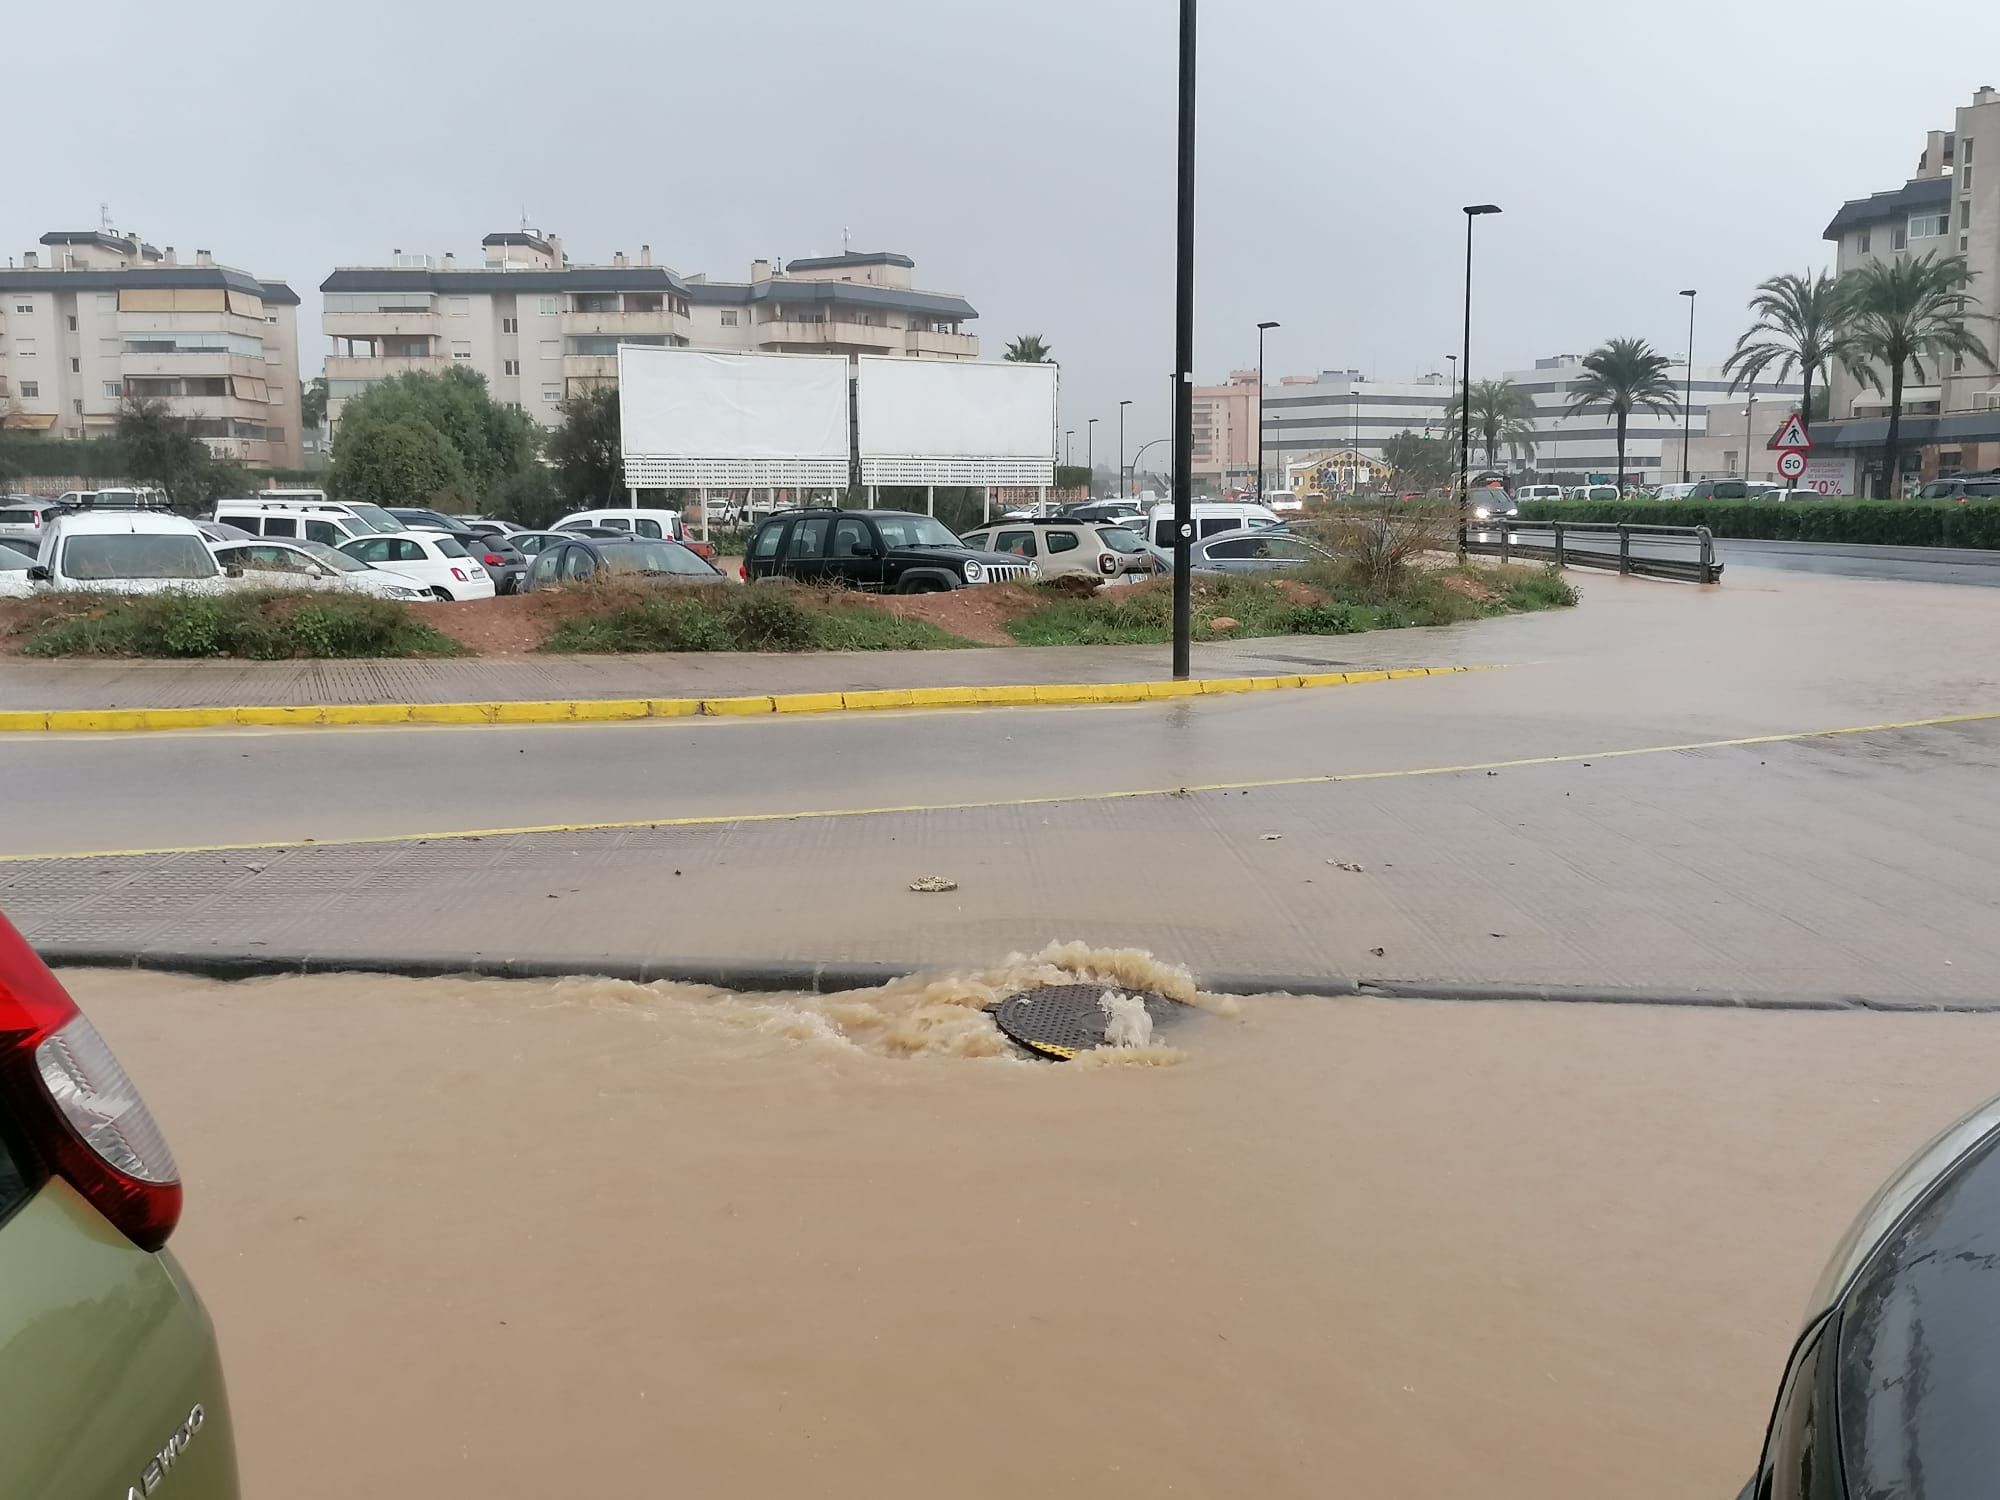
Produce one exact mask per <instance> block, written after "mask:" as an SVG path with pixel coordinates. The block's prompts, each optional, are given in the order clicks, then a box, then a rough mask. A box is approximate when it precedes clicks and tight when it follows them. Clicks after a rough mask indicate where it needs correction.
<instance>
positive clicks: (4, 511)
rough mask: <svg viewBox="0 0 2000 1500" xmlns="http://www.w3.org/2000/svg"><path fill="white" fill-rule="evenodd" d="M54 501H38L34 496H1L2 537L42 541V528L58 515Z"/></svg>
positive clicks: (0, 531) (0, 530)
mask: <svg viewBox="0 0 2000 1500" xmlns="http://www.w3.org/2000/svg"><path fill="white" fill-rule="evenodd" d="M58 509H59V507H58V505H57V502H55V501H54V500H37V499H35V498H34V497H33V496H32V495H0V537H6V536H18V537H26V538H29V539H30V540H37V541H38V540H40V538H41V535H42V527H43V526H44V525H46V524H47V522H48V519H49V518H50V517H51V516H54V515H56V514H57V513H58Z"/></svg>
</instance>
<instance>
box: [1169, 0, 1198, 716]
mask: <svg viewBox="0 0 2000 1500" xmlns="http://www.w3.org/2000/svg"><path fill="white" fill-rule="evenodd" d="M1199 35H1200V31H1199V28H1198V27H1197V26H1196V24H1195V0H1181V44H1180V120H1179V131H1178V150H1177V162H1176V165H1177V167H1178V177H1179V185H1178V191H1177V193H1176V198H1175V204H1174V410H1173V435H1174V677H1175V678H1176V679H1182V678H1185V677H1186V676H1187V675H1188V658H1189V640H1190V637H1191V633H1192V624H1193V619H1194V587H1193V584H1194V580H1193V579H1192V577H1191V576H1190V573H1189V566H1188V565H1189V561H1190V558H1189V552H1190V549H1191V548H1192V547H1193V545H1194V143H1195V129H1194V123H1195V109H1194V105H1195V78H1196V66H1195V60H1196V44H1197V39H1198V37H1199Z"/></svg>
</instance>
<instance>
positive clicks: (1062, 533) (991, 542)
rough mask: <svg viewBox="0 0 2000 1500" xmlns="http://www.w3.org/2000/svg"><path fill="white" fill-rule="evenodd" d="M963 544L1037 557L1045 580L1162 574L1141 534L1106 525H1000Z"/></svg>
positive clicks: (1139, 578) (1117, 579) (969, 535)
mask: <svg viewBox="0 0 2000 1500" xmlns="http://www.w3.org/2000/svg"><path fill="white" fill-rule="evenodd" d="M959 540H960V541H962V542H964V543H965V545H966V546H968V547H977V548H978V549H979V550H980V551H981V552H1008V553H1012V554H1013V555H1015V556H1016V557H1026V558H1032V559H1033V560H1034V561H1036V562H1038V563H1040V564H1041V565H1042V573H1041V576H1042V577H1044V578H1060V577H1062V576H1063V575H1064V574H1066V573H1067V574H1082V575H1084V576H1085V577H1089V578H1095V579H1097V580H1098V582H1100V583H1144V582H1145V581H1146V580H1147V579H1149V578H1151V577H1152V576H1153V575H1154V574H1156V573H1157V572H1159V570H1160V565H1159V562H1158V561H1157V560H1156V559H1155V557H1154V556H1153V551H1152V549H1151V548H1150V547H1148V546H1147V545H1146V544H1145V542H1144V541H1142V540H1141V539H1140V537H1139V533H1138V532H1137V531H1134V530H1132V529H1130V528H1128V527H1124V526H1113V525H1110V524H1109V523H1107V522H1103V521H1065V520H1062V519H1061V518H1052V519H1050V520H1045V521H1044V520H1036V521H995V522H993V523H992V524H991V525H989V526H981V527H979V528H978V529H976V530H973V531H968V532H966V533H965V535H963V536H962V537H960V538H959Z"/></svg>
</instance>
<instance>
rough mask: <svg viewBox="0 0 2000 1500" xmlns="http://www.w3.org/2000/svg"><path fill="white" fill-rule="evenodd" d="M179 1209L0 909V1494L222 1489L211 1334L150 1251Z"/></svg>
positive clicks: (155, 1139)
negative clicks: (2, 1401) (1, 1402)
mask: <svg viewBox="0 0 2000 1500" xmlns="http://www.w3.org/2000/svg"><path fill="white" fill-rule="evenodd" d="M180 1217H181V1181H180V1172H179V1169H178V1168H176V1167H175V1165H174V1158H173V1154H172V1153H171V1152H170V1151H169V1150H168V1149H167V1143H166V1140H165V1138H164V1137H163V1136H162V1135H161V1133H160V1128H159V1126H158V1125H157V1124H155V1123H154V1120H153V1117H152V1116H151V1114H149V1113H148V1112H147V1109H146V1104H145V1101H144V1100H143V1099H142V1098H141V1097H140V1095H139V1091H138V1090H137V1089H136V1088H134V1087H133V1085H132V1082H131V1080H130V1079H129V1078H127V1076H126V1075H125V1072H124V1070H123V1069H122V1068H121V1067H119V1065H118V1060H117V1058H116V1057H115V1056H113V1055H112V1052H111V1049H110V1048H109V1047H108V1046H106V1045H105V1043H104V1038H103V1037H101V1036H99V1035H98V1033H97V1030H96V1028H95V1027H93V1026H92V1025H91V1024H90V1021H89V1020H88V1018H86V1017H85V1016H84V1014H83V1012H82V1011H80V1010H78V1009H77V1006H76V1002H75V1001H74V1000H72V999H71V998H70V997H69V994H68V992H67V991H66V990H64V988H63V987H62V984H61V983H60V982H59V981H58V980H57V979H56V977H55V976H54V975H53V974H51V973H50V972H49V970H48V968H47V966H46V965H44V964H43V962H42V961H41V959H40V958H38V957H36V955H35V952H34V950H33V949H32V948H30V947H29V946H28V944H27V942H26V940H25V939H23V938H22V936H21V934H20V933H19V932H17V931H15V930H14V928H13V926H12V925H11V924H9V923H8V921H7V919H6V918H5V917H0V1288H4V1295H0V1389H4V1390H5V1391H6V1392H7V1397H6V1401H7V1412H6V1418H5V1428H6V1432H7V1443H6V1450H5V1453H4V1454H0V1465H4V1476H5V1477H4V1482H3V1483H0V1488H4V1489H5V1491H6V1493H7V1494H9V1495H18V1496H21V1497H23V1500H26V1497H29V1496H35V1497H38V1500H91V1497H97V1496H102V1497H104V1500H124V1497H129V1496H131V1495H135V1494H137V1495H144V1494H152V1493H154V1492H155V1491H158V1492H159V1493H160V1495H161V1496H162V1500H171V1497H173V1496H181V1497H184V1500H235V1497H236V1495H237V1494H238V1489H237V1475H236V1446H235V1439H234V1436H233V1434H232V1432H231V1428H230V1416H229V1396H228V1393H227V1392H226V1391H225V1390H224V1388H223V1379H222V1361H221V1357H220V1355H219V1353H218V1351H217V1349H216V1343H215V1329H214V1326H213V1325H212V1324H211V1323H210V1322H209V1319H208V1313H207V1311H206V1310H205V1309H204V1308H203V1307H202V1305H201V1299H200V1298H199V1297H197V1296H196V1295H195V1293H194V1288H193V1286H192V1285H191V1284H190V1283H189V1281H188V1277H187V1272H185V1271H184V1270H182V1269H181V1267H180V1266H179V1265H178V1264H177V1263H176V1262H175V1260H174V1258H173V1256H172V1255H171V1254H170V1253H168V1251H166V1250H165V1249H164V1248H163V1247H164V1246H165V1244H166V1242H167V1239H168V1238H169V1237H170V1236H171V1235H172V1234H173V1232H174V1227H175V1226H176V1225H177V1224H178V1223H179V1222H180ZM163 1480H164V1481H165V1483H164V1484H162V1481H163Z"/></svg>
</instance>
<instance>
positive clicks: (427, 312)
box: [320, 230, 979, 426]
mask: <svg viewBox="0 0 2000 1500" xmlns="http://www.w3.org/2000/svg"><path fill="white" fill-rule="evenodd" d="M481 243H482V248H483V250H484V255H483V256H482V263H481V264H479V265H465V264H461V263H460V262H459V261H458V260H457V259H456V257H454V256H452V255H445V256H443V257H441V258H434V257H431V256H427V255H404V254H403V253H402V252H400V251H398V252H396V254H395V255H394V257H393V259H392V262H391V264H389V265H387V266H351V267H343V268H341V269H339V270H336V271H335V272H334V273H333V274H332V275H331V276H329V277H327V279H326V280H325V281H324V282H322V283H321V285H320V291H321V292H322V293H323V294H324V296H325V311H324V316H323V319H322V324H323V327H324V329H325V332H326V335H327V337H328V338H329V339H330V340H332V353H331V354H330V355H329V356H328V357H327V361H326V380H327V398H328V399H327V409H328V413H329V416H330V417H331V419H332V420H333V421H334V422H335V423H336V424H337V423H338V421H339V418H340V412H341V408H342V407H343V406H344V405H345V404H346V403H347V402H348V401H350V400H352V399H353V398H354V397H356V396H358V395H360V394H361V393H362V392H363V391H365V390H367V389H368V387H369V386H371V385H373V384H375V383H376V382H378V381H381V380H385V379H387V378H389V377H391V376H393V375H398V374H403V373H405V372H408V371H417V370H429V371H437V370H447V369H452V368H457V367H463V368H466V369H470V370H475V371H477V372H478V373H479V374H481V375H483V376H485V377H486V381H487V385H488V387H489V388H490V389H491V391H492V394H493V397H494V399H495V400H498V401H505V402H508V403H511V404H513V405H515V406H518V407H519V408H520V409H521V410H522V411H525V412H527V413H528V414H529V415H530V416H532V417H534V418H535V420H536V421H538V422H541V423H542V424H544V425H545V426H553V425H555V424H556V423H557V422H558V421H560V419H561V413H560V411H559V410H558V408H559V407H560V405H561V403H562V402H563V401H564V400H566V399H568V398H569V397H570V396H573V395H577V394H579V393H580V392H583V391H587V390H591V389H594V388H596V387H599V386H604V385H612V384H615V383H616V382H617V379H618V346H619V345H620V344H659V345H669V346H675V347H694V348H701V349H745V350H761V351H765V352H771V353H812V354H827V353H839V354H846V355H848V356H849V357H850V358H852V357H858V356H860V355H863V354H886V355H900V356H907V357H909V358H912V359H975V358H977V357H978V354H979V340H978V338H977V337H975V336H974V335H972V334H970V333H967V332H966V331H965V325H966V324H968V323H970V322H971V321H972V320H973V319H974V318H976V317H978V316H979V314H978V313H977V312H975V311H974V310H973V307H972V305H971V304H970V303H969V302H967V301H966V300H965V299H964V298H963V297H960V296H956V295H953V294H950V293H944V292H929V291H923V290H920V289H918V288H917V287H916V286H915V285H914V281H915V276H914V272H915V269H916V263H915V262H914V261H912V260H911V259H910V258H909V257H908V256H905V255H896V254H891V253H888V252H875V253H862V252H848V253H844V254H841V255H829V256H819V257H813V258H810V259H805V260H794V261H790V262H788V263H785V264H783V265H779V264H776V263H774V262H771V261H763V260H760V261H756V262H754V263H753V264H752V265H751V268H750V279H749V280H748V281H743V282H721V281H710V280H709V279H708V278H707V277H706V276H703V275H682V274H680V273H678V272H675V271H672V270H670V269H668V268H667V267H666V266H662V265H656V264H655V263H654V261H653V252H652V247H651V246H650V245H641V246H640V247H639V253H638V256H637V257H636V258H633V257H629V256H627V255H625V254H624V253H623V252H619V253H618V254H615V255H613V256H612V258H611V263H610V264H609V265H577V264H573V263H572V262H571V260H570V258H569V257H568V256H567V255H566V254H564V253H563V247H562V241H561V240H560V239H558V238H556V237H555V236H553V235H545V234H542V233H540V232H538V231H533V230H523V231H520V232H515V233H507V234H489V235H487V236H486V238H485V240H484V241H482V242H481Z"/></svg>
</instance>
